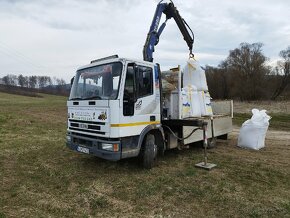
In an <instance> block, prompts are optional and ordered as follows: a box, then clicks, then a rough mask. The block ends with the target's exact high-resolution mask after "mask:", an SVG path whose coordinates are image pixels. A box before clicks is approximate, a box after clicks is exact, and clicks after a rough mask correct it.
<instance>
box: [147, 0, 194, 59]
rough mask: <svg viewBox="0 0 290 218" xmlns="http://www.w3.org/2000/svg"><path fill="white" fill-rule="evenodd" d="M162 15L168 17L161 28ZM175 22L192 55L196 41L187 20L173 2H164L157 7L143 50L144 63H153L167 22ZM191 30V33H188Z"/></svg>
mask: <svg viewBox="0 0 290 218" xmlns="http://www.w3.org/2000/svg"><path fill="white" fill-rule="evenodd" d="M162 13H164V14H165V15H166V20H165V22H164V23H163V24H162V25H161V26H160V28H159V29H158V27H159V23H160V20H161V16H162ZM172 17H173V19H174V20H175V22H176V24H177V26H178V28H179V30H180V32H181V33H182V35H183V39H184V40H185V41H186V43H187V46H188V48H189V54H190V55H192V45H193V41H194V34H193V32H192V30H191V29H190V27H189V26H188V24H187V23H186V22H185V20H184V19H183V18H182V17H181V16H180V14H179V12H178V10H177V9H176V7H174V4H173V2H172V1H171V2H170V3H162V1H160V2H159V4H158V5H157V8H156V11H155V14H154V17H153V20H152V23H151V26H150V30H149V33H148V35H147V39H146V42H145V45H144V48H143V59H144V61H150V62H153V52H154V47H155V46H156V45H157V44H158V42H159V37H160V35H161V33H162V31H163V30H164V28H165V26H166V22H167V20H169V19H170V18H172ZM188 30H190V33H191V34H190V33H189V32H188Z"/></svg>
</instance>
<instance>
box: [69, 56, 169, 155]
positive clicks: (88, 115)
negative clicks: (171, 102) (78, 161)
mask: <svg viewBox="0 0 290 218" xmlns="http://www.w3.org/2000/svg"><path fill="white" fill-rule="evenodd" d="M159 85H160V70H159V66H158V64H154V63H152V62H147V61H137V60H130V59H126V58H119V57H118V56H117V55H114V56H110V57H107V58H102V59H98V60H94V61H92V62H91V63H90V64H89V65H86V66H83V67H80V68H79V69H78V70H77V72H76V75H75V77H74V80H73V83H72V88H71V93H70V96H69V99H68V101H67V107H68V127H67V145H68V147H69V148H71V149H72V150H76V151H79V152H83V153H87V154H92V155H95V156H97V157H100V158H104V159H107V160H114V161H117V160H120V159H122V158H128V157H135V156H138V155H139V153H140V150H141V146H142V143H144V142H143V141H144V139H145V136H146V135H147V133H148V132H150V131H154V130H155V131H156V130H158V136H160V137H161V138H162V134H163V131H162V128H161V124H160V123H161V112H160V88H159ZM156 141H157V140H156ZM158 141H160V142H161V141H162V140H158ZM163 144H164V143H163V142H162V143H159V146H161V147H162V149H163ZM153 147H154V146H153ZM154 149H155V150H154V151H153V153H155V154H156V152H157V151H156V149H157V146H155V147H154Z"/></svg>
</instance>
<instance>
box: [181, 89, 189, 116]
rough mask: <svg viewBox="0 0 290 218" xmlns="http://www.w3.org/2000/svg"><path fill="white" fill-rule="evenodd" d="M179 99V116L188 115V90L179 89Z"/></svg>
mask: <svg viewBox="0 0 290 218" xmlns="http://www.w3.org/2000/svg"><path fill="white" fill-rule="evenodd" d="M181 101H182V111H181V117H182V118H186V117H190V112H191V111H190V101H189V99H188V90H186V89H184V88H183V89H182V90H181Z"/></svg>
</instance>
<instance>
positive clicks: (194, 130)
mask: <svg viewBox="0 0 290 218" xmlns="http://www.w3.org/2000/svg"><path fill="white" fill-rule="evenodd" d="M162 126H164V127H166V128H167V129H168V130H169V131H170V132H171V133H172V135H173V136H174V137H175V138H177V139H178V140H185V139H188V138H189V137H190V136H191V135H192V134H193V133H194V132H196V130H199V129H201V128H200V127H197V128H195V129H193V130H192V131H191V133H190V134H189V135H188V136H186V137H184V138H179V137H178V136H177V135H176V134H175V133H174V132H173V131H172V129H170V127H169V126H166V125H162Z"/></svg>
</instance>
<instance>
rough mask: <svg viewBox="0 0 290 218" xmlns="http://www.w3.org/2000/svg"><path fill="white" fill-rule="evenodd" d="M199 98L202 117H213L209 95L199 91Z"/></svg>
mask: <svg viewBox="0 0 290 218" xmlns="http://www.w3.org/2000/svg"><path fill="white" fill-rule="evenodd" d="M198 97H199V104H200V111H201V115H202V116H213V112H212V107H211V102H210V95H209V93H208V92H204V91H199V92H198Z"/></svg>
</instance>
